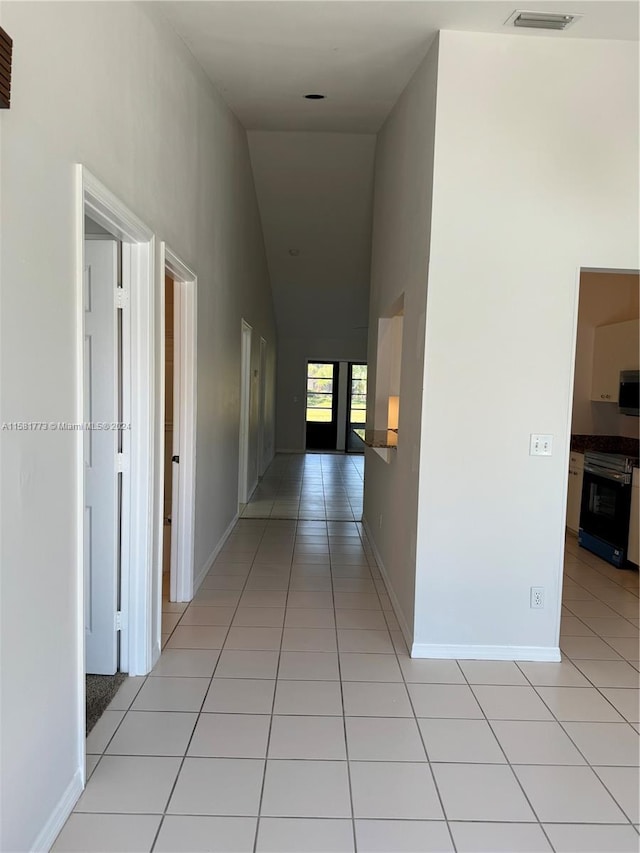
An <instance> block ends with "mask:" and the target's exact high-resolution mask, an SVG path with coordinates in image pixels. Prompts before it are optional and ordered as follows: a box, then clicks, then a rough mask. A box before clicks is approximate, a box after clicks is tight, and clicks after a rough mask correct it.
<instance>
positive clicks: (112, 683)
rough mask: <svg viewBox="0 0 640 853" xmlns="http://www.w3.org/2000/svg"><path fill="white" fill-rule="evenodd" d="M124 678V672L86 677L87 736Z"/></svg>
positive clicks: (125, 675)
mask: <svg viewBox="0 0 640 853" xmlns="http://www.w3.org/2000/svg"><path fill="white" fill-rule="evenodd" d="M126 677H127V674H126V673H125V672H116V674H115V675H87V677H86V693H87V730H86V733H87V734H89V732H90V731H91V729H92V728H93V727H94V726H95V724H96V723H97V722H98V720H99V719H100V717H101V716H102V715H103V713H104V710H105V708H106V707H107V705H108V704H109V702H111V700H112V699H113V697H114V696H115V695H116V693H117V691H118V688H119V687H120V685H121V684H122V682H123V681H124V680H125V678H126Z"/></svg>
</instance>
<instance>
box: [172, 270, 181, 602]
mask: <svg viewBox="0 0 640 853" xmlns="http://www.w3.org/2000/svg"><path fill="white" fill-rule="evenodd" d="M180 307H181V306H180V299H179V292H178V283H177V282H175V281H174V283H173V376H172V379H171V381H172V382H173V432H172V438H173V446H172V448H171V560H170V564H171V567H170V584H171V589H170V597H171V600H172V601H176V599H177V578H178V560H179V554H180V549H179V547H178V545H179V537H180V530H181V525H182V519H181V517H180V464H179V461H176V460H179V459H180V430H181V427H182V425H181V423H180V417H181V412H180V400H181V389H180V345H181V339H180V333H181V326H180V324H181V317H180Z"/></svg>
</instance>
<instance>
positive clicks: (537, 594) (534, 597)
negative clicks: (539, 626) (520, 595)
mask: <svg viewBox="0 0 640 853" xmlns="http://www.w3.org/2000/svg"><path fill="white" fill-rule="evenodd" d="M530 605H531V607H532V608H533V609H534V610H540V609H541V608H542V607H544V587H543V586H532V587H531V597H530Z"/></svg>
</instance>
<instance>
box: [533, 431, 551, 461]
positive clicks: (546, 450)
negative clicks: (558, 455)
mask: <svg viewBox="0 0 640 853" xmlns="http://www.w3.org/2000/svg"><path fill="white" fill-rule="evenodd" d="M552 453H553V436H552V435H542V434H540V433H536V432H532V433H531V437H530V439H529V456H551V455H552Z"/></svg>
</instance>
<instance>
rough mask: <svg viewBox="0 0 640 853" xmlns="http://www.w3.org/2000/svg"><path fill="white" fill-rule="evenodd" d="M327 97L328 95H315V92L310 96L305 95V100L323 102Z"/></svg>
mask: <svg viewBox="0 0 640 853" xmlns="http://www.w3.org/2000/svg"><path fill="white" fill-rule="evenodd" d="M326 97H327V96H326V95H319V94H317V93H315V94H314V93H313V92H312V93H311V94H310V95H305V98H306V99H307V100H308V101H323V100H324V99H325V98H326Z"/></svg>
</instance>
